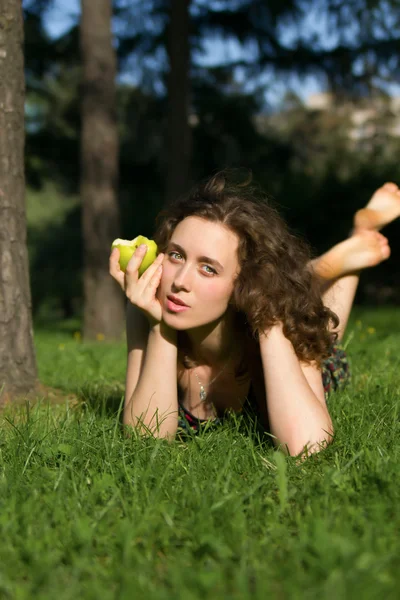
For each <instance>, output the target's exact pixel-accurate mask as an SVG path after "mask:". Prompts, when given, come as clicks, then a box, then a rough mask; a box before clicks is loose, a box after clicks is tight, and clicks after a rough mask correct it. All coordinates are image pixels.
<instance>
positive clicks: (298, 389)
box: [110, 172, 400, 455]
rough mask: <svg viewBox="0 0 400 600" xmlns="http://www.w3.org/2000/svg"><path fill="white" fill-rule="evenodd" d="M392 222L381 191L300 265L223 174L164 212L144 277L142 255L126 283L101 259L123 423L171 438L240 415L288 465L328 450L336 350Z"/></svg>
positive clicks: (399, 195)
mask: <svg viewBox="0 0 400 600" xmlns="http://www.w3.org/2000/svg"><path fill="white" fill-rule="evenodd" d="M398 216H400V191H399V189H398V187H397V186H396V185H395V184H392V183H388V184H385V185H384V186H383V187H382V188H380V189H379V190H377V192H375V194H374V195H373V197H372V199H371V201H370V202H369V204H368V205H367V207H366V208H364V209H362V210H360V211H358V212H357V213H356V215H355V218H354V229H353V231H352V233H351V235H350V237H349V238H348V239H346V240H345V241H344V242H341V243H340V244H338V245H336V246H334V247H333V248H332V249H331V250H329V251H328V252H327V253H326V254H324V255H323V256H321V257H320V258H317V259H314V260H310V255H309V251H308V248H307V246H306V245H305V244H304V242H302V241H301V240H300V239H298V238H296V237H295V236H294V235H292V234H291V233H290V232H289V230H288V228H287V226H286V225H285V223H284V221H283V220H282V218H281V217H280V216H279V215H278V213H277V211H276V210H275V209H273V208H272V207H270V206H269V204H268V202H267V201H266V199H265V198H264V197H263V196H262V195H261V194H260V192H259V191H258V190H257V189H256V188H254V187H252V185H251V184H243V185H238V184H234V183H231V182H229V177H228V175H227V174H226V173H225V172H221V173H218V174H217V175H215V176H214V177H212V178H211V179H210V180H208V181H206V182H205V183H202V184H200V185H198V186H196V187H195V188H194V189H193V190H192V191H191V192H190V193H189V195H188V196H187V197H185V198H182V199H179V200H177V201H176V202H175V203H174V204H172V205H169V206H168V207H167V208H166V209H165V210H163V211H161V213H160V214H159V216H158V217H157V231H156V233H155V235H154V240H155V241H156V243H157V245H158V250H159V252H160V254H159V255H158V257H157V259H156V260H155V261H154V263H153V264H152V265H151V266H150V267H149V268H148V269H147V270H146V271H145V272H144V273H143V275H142V276H141V277H139V276H138V268H139V266H140V263H141V261H142V259H143V257H144V254H145V248H144V249H143V248H138V249H137V250H136V252H135V254H134V255H133V257H132V259H131V260H130V262H129V264H128V267H127V270H126V274H125V273H123V272H122V271H121V270H120V268H119V264H118V259H119V251H118V250H117V249H115V250H113V252H112V254H111V257H110V273H111V275H112V276H113V277H114V278H115V279H116V280H117V281H118V283H119V284H120V286H121V288H122V289H123V290H124V292H125V294H126V297H127V299H128V307H127V341H128V364H127V374H126V395H125V407H124V423H125V424H127V425H131V426H134V427H138V428H139V429H140V430H141V431H143V432H145V431H147V432H149V431H150V432H152V433H153V434H154V435H156V436H162V437H166V438H169V439H171V438H174V437H175V435H176V433H177V431H178V428H179V429H180V428H186V429H191V430H194V431H198V430H199V429H200V428H201V427H202V426H203V424H204V423H208V424H209V423H210V421H211V420H213V425H218V424H219V423H221V422H222V419H223V417H224V415H225V414H226V413H227V412H230V411H233V412H235V413H240V412H246V413H249V414H252V415H253V416H254V415H255V416H256V417H257V419H258V421H259V422H260V423H261V425H262V427H263V428H264V429H265V430H266V431H268V432H270V434H271V437H272V438H273V440H274V442H275V443H276V444H277V445H281V446H282V447H283V448H285V449H286V450H287V451H288V452H289V453H290V454H292V455H297V454H299V453H301V452H303V451H305V450H306V451H307V452H315V451H318V450H319V449H321V448H322V447H324V446H325V445H326V444H328V443H329V442H330V441H331V440H332V436H333V427H332V421H331V418H330V415H329V412H328V409H327V405H326V396H327V394H328V393H329V392H330V391H332V390H334V389H338V388H340V387H341V386H342V385H343V384H344V383H345V381H346V379H348V377H349V369H348V364H347V358H346V355H345V352H344V351H343V349H341V348H340V346H339V345H338V343H337V342H340V340H341V339H342V337H343V334H344V331H345V328H346V323H347V320H348V317H349V314H350V309H351V306H352V302H353V299H354V295H355V291H356V288H357V283H358V279H359V274H360V271H361V270H362V269H365V268H367V267H371V266H374V265H377V264H379V263H380V262H381V261H383V260H385V259H387V258H388V257H389V255H390V249H389V245H388V241H387V239H386V238H385V237H384V236H383V235H381V234H380V233H378V230H379V229H380V228H381V227H383V226H384V225H386V224H387V223H389V222H390V221H392V220H393V219H395V218H397V217H398Z"/></svg>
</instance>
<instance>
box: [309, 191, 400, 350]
mask: <svg viewBox="0 0 400 600" xmlns="http://www.w3.org/2000/svg"><path fill="white" fill-rule="evenodd" d="M399 216H400V190H399V188H398V186H397V185H396V184H395V183H386V184H385V185H383V186H382V187H381V188H379V189H378V190H377V191H376V192H375V193H374V194H373V196H372V198H371V200H370V201H369V202H368V204H367V205H366V207H365V208H363V209H361V210H359V211H357V212H356V214H355V216H354V229H353V231H352V233H351V235H350V237H349V238H348V239H347V240H345V241H344V242H341V243H340V244H337V245H336V246H334V247H333V248H332V249H331V250H329V251H328V252H326V253H325V254H323V255H322V256H321V257H319V258H317V259H315V260H313V261H312V262H311V265H312V267H313V268H314V270H315V272H316V273H317V274H318V275H319V277H320V278H321V284H322V297H323V300H324V303H325V305H326V306H328V307H329V308H330V309H331V310H333V312H335V313H336V314H337V315H338V317H339V319H340V324H339V327H338V329H337V333H338V339H339V340H341V339H342V338H343V335H344V332H345V329H346V325H347V322H348V319H349V316H350V312H351V308H352V305H353V301H354V297H355V294H356V290H357V286H358V282H359V279H360V272H361V271H362V270H363V269H365V268H367V267H372V266H375V265H377V264H379V263H380V262H381V261H383V260H386V259H387V258H389V256H390V248H389V245H388V241H387V239H386V238H385V237H384V236H382V235H381V234H379V233H377V232H378V230H379V229H381V228H382V227H384V226H385V225H387V224H388V223H390V222H391V221H393V220H394V219H396V218H398V217H399Z"/></svg>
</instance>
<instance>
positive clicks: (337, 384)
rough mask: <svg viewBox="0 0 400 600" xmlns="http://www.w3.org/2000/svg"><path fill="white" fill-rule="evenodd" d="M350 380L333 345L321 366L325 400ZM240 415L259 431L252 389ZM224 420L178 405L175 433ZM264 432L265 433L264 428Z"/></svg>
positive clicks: (345, 363) (191, 431) (343, 359)
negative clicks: (203, 415) (200, 417)
mask: <svg viewBox="0 0 400 600" xmlns="http://www.w3.org/2000/svg"><path fill="white" fill-rule="evenodd" d="M350 378H351V373H350V366H349V362H348V358H347V354H346V352H345V350H344V348H343V347H342V346H341V345H340V344H334V345H333V347H332V351H331V355H330V356H329V357H328V358H327V359H326V360H325V361H324V362H323V365H322V382H323V385H324V391H325V398H328V396H329V395H330V394H331V392H335V391H338V390H341V389H343V387H344V386H345V385H346V383H348V381H349V380H350ZM240 414H241V415H243V416H244V417H245V418H246V417H247V418H249V419H250V420H252V421H254V420H255V421H256V422H257V423H258V426H257V429H258V430H259V429H260V427H259V422H260V415H259V413H258V409H257V403H256V399H255V396H254V393H253V391H252V388H250V392H249V395H248V397H247V400H246V402H245V403H244V405H243V409H242V411H241V413H240ZM224 420H225V417H217V418H215V419H198V418H197V417H195V416H194V415H192V414H191V413H190V412H189V411H188V410H187V409H186V408H185V407H184V406H182V404H180V403H179V415H178V432H177V433H178V435H184V434H188V433H189V434H196V433H198V432H199V431H200V430H204V429H205V428H207V430H209V429H210V428H212V429H214V428H216V427H218V426H219V425H222V423H224ZM264 432H266V433H267V430H266V429H265V428H264Z"/></svg>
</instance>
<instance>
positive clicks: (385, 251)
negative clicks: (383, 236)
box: [381, 245, 390, 259]
mask: <svg viewBox="0 0 400 600" xmlns="http://www.w3.org/2000/svg"><path fill="white" fill-rule="evenodd" d="M381 251H382V256H383V258H384V259H386V258H389V256H390V246H389V245H387V246H382V250H381Z"/></svg>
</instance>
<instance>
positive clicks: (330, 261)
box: [312, 230, 390, 280]
mask: <svg viewBox="0 0 400 600" xmlns="http://www.w3.org/2000/svg"><path fill="white" fill-rule="evenodd" d="M389 256H390V247H389V243H388V240H387V238H385V236H383V235H382V234H381V233H378V232H377V231H368V230H360V231H358V232H357V233H355V234H354V235H352V236H351V237H349V238H348V239H347V240H344V242H340V244H336V246H333V248H331V249H330V250H328V252H326V253H325V254H323V255H322V256H321V257H319V258H317V259H315V260H314V261H312V266H313V269H314V271H315V272H316V273H317V275H319V276H320V277H321V278H322V279H325V280H330V279H337V278H338V277H343V275H349V274H350V273H357V272H358V271H361V270H362V269H366V268H367V267H374V266H376V265H378V264H379V263H380V262H382V261H383V260H386V259H387V258H389Z"/></svg>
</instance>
